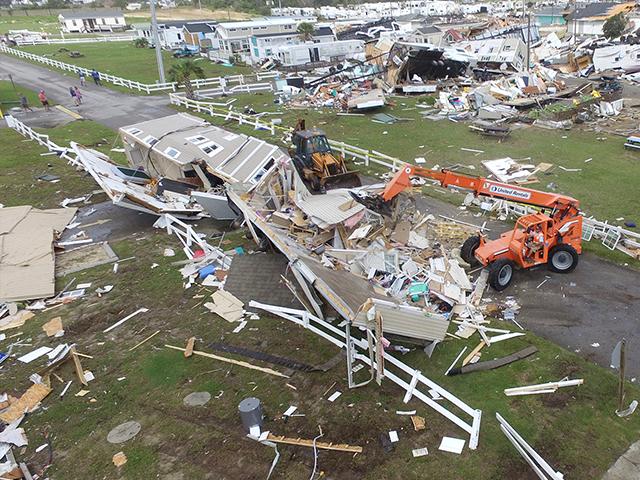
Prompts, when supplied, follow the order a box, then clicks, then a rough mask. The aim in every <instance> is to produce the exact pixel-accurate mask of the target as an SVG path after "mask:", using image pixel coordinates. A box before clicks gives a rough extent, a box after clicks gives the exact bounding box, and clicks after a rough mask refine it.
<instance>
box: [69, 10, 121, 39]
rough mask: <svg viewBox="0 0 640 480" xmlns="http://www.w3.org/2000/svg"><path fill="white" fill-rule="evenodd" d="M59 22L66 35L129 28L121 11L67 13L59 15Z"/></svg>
mask: <svg viewBox="0 0 640 480" xmlns="http://www.w3.org/2000/svg"><path fill="white" fill-rule="evenodd" d="M58 21H59V22H60V28H61V29H62V31H63V32H65V33H92V32H116V31H122V30H124V29H126V28H127V23H126V21H125V19H124V14H123V13H122V11H120V10H101V9H96V10H78V11H76V12H74V11H69V12H67V11H65V12H63V13H61V14H60V15H58Z"/></svg>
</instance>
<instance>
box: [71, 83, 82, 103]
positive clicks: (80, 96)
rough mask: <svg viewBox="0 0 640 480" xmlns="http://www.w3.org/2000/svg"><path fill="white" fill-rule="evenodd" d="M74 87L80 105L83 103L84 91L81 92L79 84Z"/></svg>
mask: <svg viewBox="0 0 640 480" xmlns="http://www.w3.org/2000/svg"><path fill="white" fill-rule="evenodd" d="M73 88H74V90H75V91H76V100H77V101H78V105H80V104H81V103H82V93H80V89H79V88H78V86H77V85H76V86H75V87H73Z"/></svg>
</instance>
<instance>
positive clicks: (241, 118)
mask: <svg viewBox="0 0 640 480" xmlns="http://www.w3.org/2000/svg"><path fill="white" fill-rule="evenodd" d="M198 93H200V92H198ZM169 99H170V101H171V103H172V104H173V105H180V106H183V107H186V108H188V109H191V110H195V111H196V112H203V113H207V114H209V115H211V116H213V117H220V118H224V119H225V120H234V121H237V122H238V124H239V125H252V126H253V127H254V128H255V129H256V130H268V131H269V132H271V134H272V135H275V134H276V132H279V133H289V132H291V131H292V128H291V127H282V126H280V125H278V124H275V123H274V122H273V121H268V120H264V119H263V118H262V117H259V116H256V115H245V114H243V113H240V112H235V111H233V110H230V109H227V110H225V109H224V107H229V105H230V103H226V104H220V103H215V102H210V101H202V100H191V99H188V98H186V97H185V96H184V95H181V94H175V93H170V94H169ZM329 145H331V147H332V148H333V149H334V150H335V151H336V152H340V154H341V155H342V156H343V157H345V158H346V157H351V158H354V159H356V158H357V159H360V160H362V161H364V164H365V166H367V167H368V166H369V165H370V164H371V163H375V164H377V165H382V166H383V167H386V168H390V169H391V170H398V169H399V168H400V167H401V166H402V165H404V164H405V163H406V162H403V161H402V160H400V159H399V158H396V157H391V156H389V155H386V154H384V153H381V152H377V151H375V150H366V149H364V148H360V147H355V146H353V145H349V144H348V143H345V142H340V141H337V140H331V139H330V140H329Z"/></svg>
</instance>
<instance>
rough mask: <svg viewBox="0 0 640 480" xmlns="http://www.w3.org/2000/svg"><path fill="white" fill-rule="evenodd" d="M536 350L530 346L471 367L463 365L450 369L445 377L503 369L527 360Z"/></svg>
mask: <svg viewBox="0 0 640 480" xmlns="http://www.w3.org/2000/svg"><path fill="white" fill-rule="evenodd" d="M537 351H538V349H537V348H536V347H535V346H533V345H531V346H529V347H527V348H523V349H522V350H520V351H518V352H515V353H512V354H511V355H507V356H506V357H502V358H496V359H495V360H489V361H486V362H478V363H474V364H471V365H464V366H462V367H460V368H452V369H451V370H450V371H449V372H448V373H447V375H459V374H461V373H471V372H479V371H482V370H492V369H494V368H498V367H503V366H505V365H509V364H510V363H513V362H517V361H518V360H522V359H523V358H527V357H528V356H530V355H533V354H534V353H536V352H537Z"/></svg>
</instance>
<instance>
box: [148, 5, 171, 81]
mask: <svg viewBox="0 0 640 480" xmlns="http://www.w3.org/2000/svg"><path fill="white" fill-rule="evenodd" d="M149 6H150V7H151V34H152V36H153V42H154V43H155V46H156V62H157V63H158V76H159V77H160V83H166V81H167V80H166V79H165V76H164V64H163V63H162V48H161V46H160V38H159V37H158V19H157V18H156V0H149Z"/></svg>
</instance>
